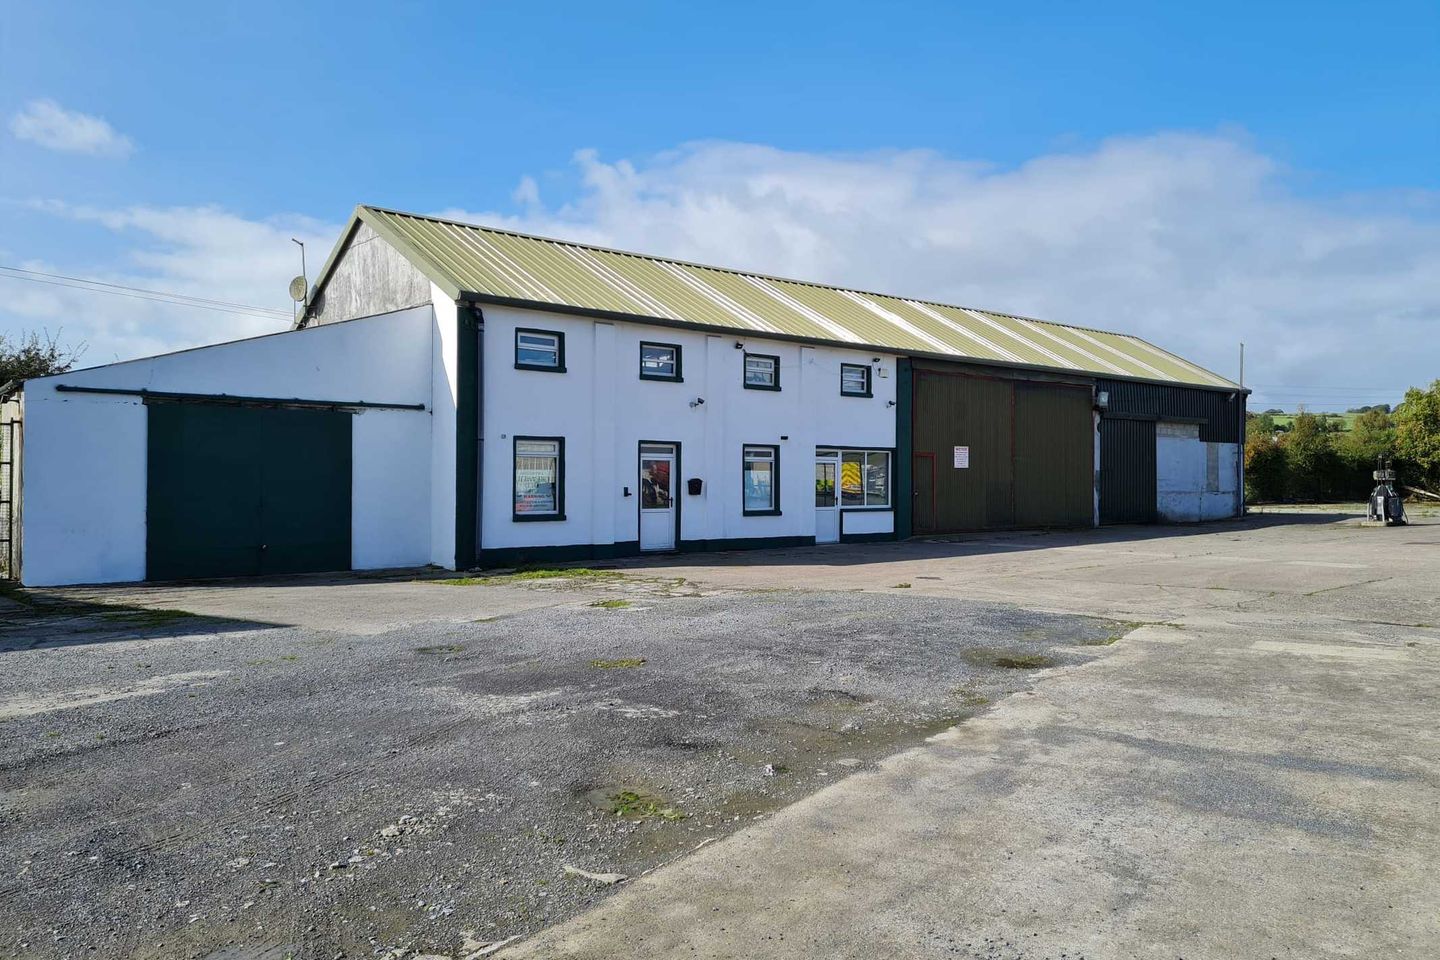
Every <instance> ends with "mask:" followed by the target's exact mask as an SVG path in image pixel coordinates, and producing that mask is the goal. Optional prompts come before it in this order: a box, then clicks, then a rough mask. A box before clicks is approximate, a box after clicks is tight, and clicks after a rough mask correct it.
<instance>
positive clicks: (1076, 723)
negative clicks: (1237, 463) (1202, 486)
mask: <svg viewBox="0 0 1440 960" xmlns="http://www.w3.org/2000/svg"><path fill="white" fill-rule="evenodd" d="M1418 519H1419V522H1418V523H1416V524H1415V525H1413V526H1410V527H1405V528H1391V529H1376V528H1369V527H1361V526H1359V525H1357V524H1356V523H1355V518H1354V517H1347V516H1346V515H1344V514H1338V513H1335V512H1323V513H1321V512H1317V513H1313V514H1304V513H1285V514H1274V515H1263V516H1252V517H1251V518H1249V519H1248V520H1245V521H1238V522H1231V523H1222V524H1213V525H1205V526H1196V527H1179V528H1163V527H1156V528H1113V529H1105V530H1101V531H1085V532H1078V533H1064V534H1013V535H1003V536H985V537H974V538H955V539H947V540H943V541H932V542H908V543H901V544H873V545H865V546H854V547H851V546H839V547H820V548H809V549H801V550H788V551H770V552H757V553H748V554H742V553H734V554H716V555H698V556H680V557H665V558H659V559H657V560H653V561H648V562H644V563H641V562H627V563H623V564H614V565H607V566H613V567H614V569H606V570H602V571H600V572H598V573H596V574H579V575H574V574H572V575H568V576H563V577H541V578H523V577H522V578H505V577H500V578H481V579H478V580H476V581H474V582H468V583H461V584H451V583H445V582H442V581H440V580H436V579H434V578H430V577H423V578H416V577H413V576H403V577H382V576H376V577H358V576H357V577H349V578H343V579H318V578H299V579H295V580H291V581H275V582H269V583H242V582H225V583H217V584H209V585H175V586H144V587H116V588H91V589H80V588H75V589H70V590H63V591H59V590H57V591H42V592H27V593H25V594H22V595H19V596H18V597H16V598H13V599H9V600H7V599H4V598H0V624H3V625H0V662H3V663H4V664H5V666H6V668H7V669H6V670H5V671H4V673H3V674H0V721H3V726H0V729H3V731H4V732H5V734H6V736H5V737H4V740H3V743H0V791H3V793H0V803H3V808H0V815H3V818H4V824H5V829H4V831H3V834H0V867H3V869H4V870H5V871H6V876H5V878H4V879H0V916H3V917H4V920H3V927H0V955H3V956H17V957H31V956H34V957H62V956H63V957H82V956H87V957H88V956H103V957H172V956H173V957H182V956H183V957H214V958H217V960H218V958H228V960H241V958H247V960H248V958H274V960H282V958H284V957H296V958H302V957H303V958H311V957H323V958H326V960H329V958H334V957H337V956H346V957H365V956H386V957H391V958H399V957H411V956H413V955H415V954H416V953H419V954H430V955H440V956H446V957H453V958H457V960H458V958H461V957H468V956H472V955H481V951H485V950H489V949H490V948H489V947H486V946H484V945H485V944H491V943H499V942H502V941H506V940H508V939H509V938H512V937H515V938H518V939H515V940H512V941H511V942H510V943H508V944H507V945H506V946H504V947H502V948H500V950H499V951H498V952H495V953H486V954H483V955H486V956H499V957H502V958H510V957H537V958H538V957H586V958H591V957H593V958H600V957H616V956H623V957H713V958H742V957H744V958H752V957H754V958H759V957H765V958H771V957H774V958H789V957H795V958H799V957H806V958H811V957H814V958H821V957H823V958H830V957H857V958H858V957H887V958H888V957H897V958H899V957H905V958H909V957H930V956H935V957H950V956H953V957H974V958H994V960H1011V958H1015V960H1019V958H1037V960H1038V958H1060V957H1065V958H1079V957H1084V958H1092V960H1100V958H1111V957H1114V958H1121V957H1145V958H1149V957H1183V958H1212V957H1214V958H1226V957H1256V958H1265V957H1292V958H1316V957H1377V956H1384V957H1415V958H1420V957H1427V958H1428V957H1431V956H1433V955H1435V953H1436V950H1437V945H1440V885H1437V884H1436V883H1435V882H1434V867H1433V865H1434V863H1435V862H1436V861H1437V858H1440V736H1437V734H1436V729H1435V728H1436V720H1437V704H1440V698H1437V696H1436V694H1435V692H1434V691H1435V690H1436V686H1437V681H1440V629H1437V624H1440V523H1435V522H1434V519H1433V518H1428V517H1420V518H1418ZM175 611H184V613H179V612H175ZM1117 638H1118V639H1117ZM567 866H570V867H573V868H579V869H582V870H585V871H590V872H591V873H595V874H613V873H618V874H624V875H626V876H627V877H629V879H628V880H626V881H623V882H619V883H615V884H613V885H612V884H607V883H605V882H603V881H601V880H596V879H589V878H586V877H584V876H581V875H576V874H574V873H569V872H567V871H566V867H567ZM647 871H648V872H647ZM607 879H614V878H607Z"/></svg>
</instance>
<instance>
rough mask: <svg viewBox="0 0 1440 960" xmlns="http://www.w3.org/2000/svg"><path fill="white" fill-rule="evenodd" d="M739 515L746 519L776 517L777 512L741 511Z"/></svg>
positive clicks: (779, 514) (778, 512) (778, 514)
mask: <svg viewBox="0 0 1440 960" xmlns="http://www.w3.org/2000/svg"><path fill="white" fill-rule="evenodd" d="M741 513H742V514H743V515H744V516H747V517H778V516H781V513H780V511H779V510H742V511H741Z"/></svg>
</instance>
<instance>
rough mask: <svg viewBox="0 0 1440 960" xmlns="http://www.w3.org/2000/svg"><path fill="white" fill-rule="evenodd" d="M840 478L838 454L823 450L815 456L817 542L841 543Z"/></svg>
mask: <svg viewBox="0 0 1440 960" xmlns="http://www.w3.org/2000/svg"><path fill="white" fill-rule="evenodd" d="M839 477H840V456H839V454H838V453H835V452H832V451H828V450H822V451H820V452H819V453H817V454H816V455H815V542H816V543H839V542H840V502H839V500H838V499H836V498H837V496H838V494H839V489H838V488H837V487H836V486H835V482H836V481H837V480H838V479H839Z"/></svg>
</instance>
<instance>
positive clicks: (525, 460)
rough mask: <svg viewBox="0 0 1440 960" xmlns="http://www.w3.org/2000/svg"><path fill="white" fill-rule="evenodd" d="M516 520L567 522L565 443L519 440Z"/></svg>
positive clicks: (559, 439) (546, 439)
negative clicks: (565, 520)
mask: <svg viewBox="0 0 1440 960" xmlns="http://www.w3.org/2000/svg"><path fill="white" fill-rule="evenodd" d="M514 486H515V506H514V519H516V520H564V519H565V440H564V438H563V437H516V438H515V475H514Z"/></svg>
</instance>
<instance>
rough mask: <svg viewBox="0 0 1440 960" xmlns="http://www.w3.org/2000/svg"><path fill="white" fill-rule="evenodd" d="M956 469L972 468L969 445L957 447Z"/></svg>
mask: <svg viewBox="0 0 1440 960" xmlns="http://www.w3.org/2000/svg"><path fill="white" fill-rule="evenodd" d="M955 469H956V470H968V469H970V448H969V447H956V448H955Z"/></svg>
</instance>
